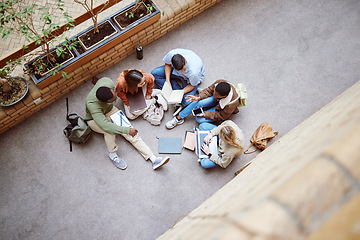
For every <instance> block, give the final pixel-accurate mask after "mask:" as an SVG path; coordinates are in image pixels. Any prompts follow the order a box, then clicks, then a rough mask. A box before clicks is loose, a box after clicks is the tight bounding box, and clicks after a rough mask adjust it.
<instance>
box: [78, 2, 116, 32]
mask: <svg viewBox="0 0 360 240" xmlns="http://www.w3.org/2000/svg"><path fill="white" fill-rule="evenodd" d="M74 2H76V3H78V4H80V5H81V6H83V8H85V10H86V11H87V12H88V13H89V14H90V16H91V20H92V21H93V24H94V34H96V33H99V28H98V16H99V14H100V13H101V12H102V11H103V10H104V8H105V7H106V5H107V4H108V3H109V1H106V2H104V6H103V7H102V8H101V9H100V10H99V11H98V12H97V13H94V0H90V5H89V3H88V0H82V1H80V0H74Z"/></svg>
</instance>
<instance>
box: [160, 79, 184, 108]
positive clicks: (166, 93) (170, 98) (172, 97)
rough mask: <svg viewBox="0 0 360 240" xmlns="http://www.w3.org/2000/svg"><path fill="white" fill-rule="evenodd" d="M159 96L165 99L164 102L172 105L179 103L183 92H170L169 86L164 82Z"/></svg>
mask: <svg viewBox="0 0 360 240" xmlns="http://www.w3.org/2000/svg"><path fill="white" fill-rule="evenodd" d="M161 95H163V97H164V98H165V100H166V101H167V102H168V103H170V104H172V103H181V101H182V99H183V96H184V91H183V90H172V88H171V86H170V84H169V83H168V82H166V81H165V83H164V86H163V89H162V90H161Z"/></svg>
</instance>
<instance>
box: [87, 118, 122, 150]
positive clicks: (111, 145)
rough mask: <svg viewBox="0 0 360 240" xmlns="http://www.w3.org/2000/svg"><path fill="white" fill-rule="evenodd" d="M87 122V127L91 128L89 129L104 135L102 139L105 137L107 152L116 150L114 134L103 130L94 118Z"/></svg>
mask: <svg viewBox="0 0 360 240" xmlns="http://www.w3.org/2000/svg"><path fill="white" fill-rule="evenodd" d="M87 124H88V125H89V127H90V128H91V130H93V131H94V132H97V133H101V134H103V135H104V139H105V143H106V147H107V149H108V151H109V152H116V150H117V149H118V147H117V145H116V143H115V139H116V137H115V135H113V134H110V133H107V132H105V131H104V130H102V129H101V128H100V127H99V126H98V125H97V124H96V122H95V121H94V120H90V121H87Z"/></svg>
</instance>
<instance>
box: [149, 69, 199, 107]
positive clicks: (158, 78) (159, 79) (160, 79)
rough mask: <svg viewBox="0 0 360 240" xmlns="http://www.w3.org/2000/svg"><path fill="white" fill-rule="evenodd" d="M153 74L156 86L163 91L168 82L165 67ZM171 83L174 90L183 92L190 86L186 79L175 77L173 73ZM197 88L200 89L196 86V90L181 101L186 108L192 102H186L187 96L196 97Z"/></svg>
mask: <svg viewBox="0 0 360 240" xmlns="http://www.w3.org/2000/svg"><path fill="white" fill-rule="evenodd" d="M151 74H152V75H153V76H154V78H155V83H156V85H157V86H158V87H159V88H160V89H162V88H163V86H164V83H165V81H166V77H165V65H164V66H160V67H157V68H155V69H154V70H152V72H151ZM179 82H181V85H180V83H179ZM170 83H171V87H172V89H173V90H182V89H183V88H184V87H186V86H187V85H188V83H187V81H186V79H184V78H182V77H180V76H177V75H174V74H172V73H171V74H170ZM197 88H198V86H197V85H196V86H195V88H194V89H193V90H192V91H190V92H188V93H186V94H184V97H183V99H182V101H181V105H182V106H184V107H185V106H187V105H189V103H190V102H189V101H186V96H188V95H194V96H195V94H196V91H197Z"/></svg>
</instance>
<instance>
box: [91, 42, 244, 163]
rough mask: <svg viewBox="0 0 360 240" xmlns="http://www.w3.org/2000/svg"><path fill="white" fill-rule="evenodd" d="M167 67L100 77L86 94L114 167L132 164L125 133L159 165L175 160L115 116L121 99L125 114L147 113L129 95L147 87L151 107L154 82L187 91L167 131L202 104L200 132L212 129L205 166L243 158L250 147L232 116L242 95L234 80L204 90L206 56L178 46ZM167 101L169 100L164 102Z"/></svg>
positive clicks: (166, 60)
mask: <svg viewBox="0 0 360 240" xmlns="http://www.w3.org/2000/svg"><path fill="white" fill-rule="evenodd" d="M163 62H164V65H163V66H160V67H158V68H155V69H154V70H153V71H152V72H151V74H149V73H144V72H142V71H141V70H138V69H129V70H125V71H123V72H122V73H121V74H120V76H119V78H118V79H117V81H116V85H115V84H114V82H113V81H112V80H111V79H110V78H107V77H103V78H101V79H99V80H98V81H97V82H96V84H95V86H94V87H93V89H92V90H91V91H90V93H89V94H88V96H87V98H86V117H85V120H86V121H87V123H88V125H89V126H90V128H91V129H92V130H93V131H95V132H98V133H101V134H103V135H104V138H105V142H106V146H107V150H108V156H109V158H110V159H111V161H112V162H113V163H114V165H115V166H116V167H118V168H120V169H126V167H127V164H126V162H125V161H124V160H123V159H122V158H120V157H119V156H118V155H117V153H116V151H117V149H118V147H117V145H116V143H115V136H116V135H122V136H123V137H124V138H125V139H126V140H128V141H129V142H130V143H131V144H132V145H133V146H134V147H135V148H136V149H137V151H138V152H139V153H140V154H141V155H142V156H143V157H144V159H145V160H150V161H151V162H152V167H153V169H154V170H155V169H158V168H160V167H161V166H163V165H165V164H166V163H168V162H169V160H170V158H169V157H168V156H166V157H156V156H155V155H154V154H153V152H152V151H151V149H150V148H149V147H148V146H147V145H146V144H145V143H144V141H143V140H142V139H141V137H140V136H139V134H138V131H137V129H135V128H133V127H122V126H118V125H116V124H114V123H113V122H112V121H111V119H110V115H111V114H113V113H115V112H117V111H118V108H117V107H116V106H114V105H113V102H114V101H116V99H117V97H119V98H120V99H121V100H122V102H123V103H124V110H125V114H126V116H127V117H128V118H129V119H135V118H136V117H138V116H140V115H142V114H143V113H144V112H145V110H146V108H144V109H139V110H132V109H131V108H130V105H129V101H128V99H127V96H126V95H127V94H129V93H130V94H135V93H137V92H138V91H139V89H140V90H141V89H144V90H145V91H144V96H145V101H146V105H147V106H149V105H150V104H151V102H152V101H154V100H153V98H152V93H153V87H154V84H156V85H157V86H158V87H159V88H160V89H162V88H163V86H164V84H165V82H168V83H169V84H170V85H171V87H172V89H173V90H183V91H184V96H183V99H182V101H181V103H180V104H179V105H178V106H176V107H175V112H174V114H173V118H172V119H171V120H170V121H168V122H167V123H166V125H165V126H166V128H167V129H172V128H174V127H176V126H177V125H180V124H182V123H184V120H185V118H186V117H187V116H188V115H190V114H191V113H192V110H194V109H198V108H202V109H203V110H204V112H203V113H200V114H197V115H196V116H195V118H196V121H197V122H198V123H199V129H200V130H208V131H210V133H209V134H208V135H207V136H206V137H205V139H204V143H203V144H202V147H201V148H202V151H203V152H204V153H205V154H206V155H207V157H205V158H201V159H199V162H200V164H201V166H202V167H204V168H212V167H215V166H220V167H222V168H226V167H227V166H228V165H229V164H230V163H231V161H232V160H233V159H234V158H235V157H238V156H239V155H240V154H241V153H242V151H243V149H244V134H243V132H242V130H241V129H240V128H239V127H238V126H237V125H236V124H235V123H234V122H233V121H231V120H228V118H229V117H230V116H231V115H232V114H235V113H238V112H239V110H238V102H239V96H238V94H237V92H236V89H235V87H234V85H233V84H231V83H230V82H228V81H226V80H222V79H221V80H217V81H215V82H214V83H212V84H211V85H210V86H209V87H207V88H205V89H203V90H201V91H199V94H198V95H197V91H198V85H199V84H200V83H201V82H202V81H203V79H204V66H203V62H202V60H201V58H200V57H199V56H198V55H197V54H195V53H194V52H193V51H191V50H187V49H180V48H177V49H173V50H171V51H170V52H168V53H167V54H166V55H165V57H164V58H163ZM164 104H166V103H164ZM213 136H218V153H217V154H212V153H211V151H210V149H209V147H208V145H209V144H210V142H211V140H212V139H213Z"/></svg>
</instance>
